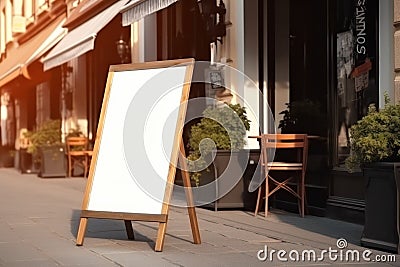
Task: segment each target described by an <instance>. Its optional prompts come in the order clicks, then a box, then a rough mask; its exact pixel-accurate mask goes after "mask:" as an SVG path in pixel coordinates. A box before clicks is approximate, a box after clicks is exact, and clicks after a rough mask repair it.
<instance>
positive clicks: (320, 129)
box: [278, 99, 326, 136]
mask: <svg viewBox="0 0 400 267" xmlns="http://www.w3.org/2000/svg"><path fill="white" fill-rule="evenodd" d="M286 106H287V108H286V109H285V110H283V111H281V112H280V113H279V114H281V115H283V118H282V119H281V120H280V121H279V125H278V128H279V129H281V131H282V133H306V134H309V135H322V136H323V135H324V134H325V131H326V119H325V116H324V115H323V112H322V111H321V105H320V104H319V103H318V102H315V101H312V100H309V99H305V100H301V101H300V100H296V101H292V102H290V103H286Z"/></svg>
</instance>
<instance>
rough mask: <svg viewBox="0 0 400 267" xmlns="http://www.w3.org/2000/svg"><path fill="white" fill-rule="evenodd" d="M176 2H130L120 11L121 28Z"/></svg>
mask: <svg viewBox="0 0 400 267" xmlns="http://www.w3.org/2000/svg"><path fill="white" fill-rule="evenodd" d="M177 1H178V0H132V1H130V2H129V3H128V4H127V5H126V6H125V7H124V8H123V9H122V10H121V12H122V26H128V25H130V24H132V23H134V22H135V21H138V20H140V19H142V18H144V17H145V16H147V15H150V14H152V13H154V12H157V11H159V10H161V9H164V8H166V7H168V6H169V5H172V4H173V3H175V2H177Z"/></svg>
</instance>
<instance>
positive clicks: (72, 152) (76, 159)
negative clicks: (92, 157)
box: [66, 137, 89, 177]
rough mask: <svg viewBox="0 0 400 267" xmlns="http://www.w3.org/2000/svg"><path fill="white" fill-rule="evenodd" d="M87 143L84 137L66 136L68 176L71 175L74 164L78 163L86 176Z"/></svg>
mask: <svg viewBox="0 0 400 267" xmlns="http://www.w3.org/2000/svg"><path fill="white" fill-rule="evenodd" d="M88 143H89V142H88V139H87V138H86V137H67V139H66V147H67V150H66V153H67V158H68V177H72V173H73V170H74V167H75V165H80V166H81V167H82V168H83V170H84V176H85V177H86V176H87V173H88V171H89V159H88Z"/></svg>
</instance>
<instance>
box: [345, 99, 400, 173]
mask: <svg viewBox="0 0 400 267" xmlns="http://www.w3.org/2000/svg"><path fill="white" fill-rule="evenodd" d="M389 102H390V99H389V97H388V96H387V94H385V106H384V108H382V109H381V110H379V111H377V109H376V107H375V105H373V104H372V105H370V106H369V108H368V114H367V115H366V116H364V117H363V118H362V119H361V120H359V121H358V122H357V123H356V124H354V125H353V126H352V127H351V128H350V136H351V138H350V143H351V154H350V156H349V157H348V158H347V159H346V167H347V168H348V169H349V171H353V170H354V169H355V168H356V167H359V166H360V165H362V164H364V163H369V162H379V161H399V160H400V104H396V105H391V104H389Z"/></svg>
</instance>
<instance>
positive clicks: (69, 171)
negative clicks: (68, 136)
mask: <svg viewBox="0 0 400 267" xmlns="http://www.w3.org/2000/svg"><path fill="white" fill-rule="evenodd" d="M71 165H72V164H71V158H68V177H71V176H72V175H71V173H72V171H71V169H72V166H71Z"/></svg>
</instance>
